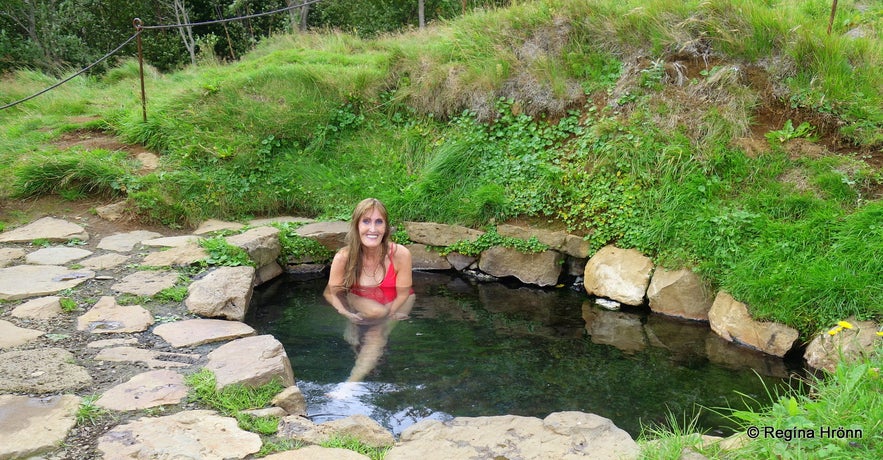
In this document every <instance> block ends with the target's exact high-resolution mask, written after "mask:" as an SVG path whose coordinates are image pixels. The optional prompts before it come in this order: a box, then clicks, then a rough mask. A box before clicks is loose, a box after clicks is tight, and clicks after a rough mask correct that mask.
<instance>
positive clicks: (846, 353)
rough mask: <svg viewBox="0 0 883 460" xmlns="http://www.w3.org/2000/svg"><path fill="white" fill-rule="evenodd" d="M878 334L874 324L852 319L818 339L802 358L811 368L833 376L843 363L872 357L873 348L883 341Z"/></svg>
mask: <svg viewBox="0 0 883 460" xmlns="http://www.w3.org/2000/svg"><path fill="white" fill-rule="evenodd" d="M879 330H880V327H879V326H877V325H876V324H874V322H873V321H858V320H856V319H855V318H849V319H847V320H846V321H842V322H841V323H840V324H838V325H837V326H836V327H834V328H832V329H830V330H828V331H825V332H822V333H820V334H818V335H816V336H815V338H813V339H812V341H811V342H810V343H809V345H808V346H807V347H806V353H805V354H804V355H803V357H804V359H805V360H806V364H808V365H809V366H810V367H813V368H815V369H824V370H826V371H828V372H834V371H835V370H836V369H837V364H838V363H839V362H840V361H843V360H845V361H847V362H849V361H855V360H857V359H860V358H862V357H866V356H869V355H870V354H871V353H873V351H874V345H876V343H877V341H878V340H880V337H878V336H877V331H879Z"/></svg>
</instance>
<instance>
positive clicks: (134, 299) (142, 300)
mask: <svg viewBox="0 0 883 460" xmlns="http://www.w3.org/2000/svg"><path fill="white" fill-rule="evenodd" d="M147 302H150V297H148V296H144V295H137V294H129V293H125V294H122V295H120V296H118V297H117V303H119V304H120V305H144V304H146V303H147Z"/></svg>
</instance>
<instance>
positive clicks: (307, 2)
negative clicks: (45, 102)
mask: <svg viewBox="0 0 883 460" xmlns="http://www.w3.org/2000/svg"><path fill="white" fill-rule="evenodd" d="M320 1H322V0H305V1H303V2H301V3H298V4H297V5H289V6H286V7H285V8H279V9H275V10H272V11H264V12H261V13H254V14H249V15H245V16H236V17H232V18H221V19H215V20H212V21H202V22H191V23H186V24H158V25H152V26H150V25H142V24H141V20H140V19H138V18H136V19H134V20H133V21H132V23H133V24H135V33H134V34H132V36H130V37H129V38H127V39H126V40H125V41H124V42H122V43H121V44H120V45H119V46H117V47H116V48H114V50H113V51H111V52H109V53H107V54H105V55H104V56H102V57H101V58H100V59H98V60H96V61H95V62H93V63H91V64H89V65H87V66H86V67H83V68H82V69H80V70H78V71H77V72H76V73H74V74H73V75H70V76H69V77H67V78H65V79H63V80H61V81H59V82H57V83H55V84H54V85H52V86H49V87H47V88H45V89H42V90H40V91H38V92H36V93H34V94H32V95H30V96H28V97H25V98H22V99H19V100H17V101H14V102H10V103H8V104H6V105H3V106H0V110H4V109H8V108H11V107H15V106H16V105H19V104H21V103H23V102H26V101H29V100H31V99H33V98H35V97H37V96H40V95H42V94H45V93H48V92H49V91H52V90H53V89H55V88H58V87H59V86H61V85H63V84H65V83H67V82H69V81H71V80H73V79H74V78H76V77H78V76H80V75H82V74H84V73H86V72H88V71H89V70H91V69H92V68H93V67H95V66H96V65H98V64H100V63H102V62H104V61H106V60H107V59H108V58H110V57H111V56H113V55H115V54H117V53H119V52H120V50H122V49H123V48H124V47H125V46H126V45H128V44H129V43H131V42H132V41H133V40H135V39H137V38H139V36H140V35H141V33H142V32H143V31H145V30H163V29H178V28H183V27H198V26H207V25H211V24H222V23H228V22H234V21H244V20H247V19H252V18H258V17H262V16H270V15H273V14H279V13H285V12H288V11H290V10H294V9H298V8H303V7H305V6H309V5H312V4H314V3H319V2H320ZM139 59H140V57H139ZM142 97H143V95H142Z"/></svg>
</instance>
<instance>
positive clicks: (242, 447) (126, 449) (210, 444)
mask: <svg viewBox="0 0 883 460" xmlns="http://www.w3.org/2000/svg"><path fill="white" fill-rule="evenodd" d="M261 444H262V443H261V437H260V436H259V435H258V434H256V433H250V432H248V431H245V430H243V429H241V428H239V426H238V423H237V422H236V419H234V418H232V417H222V416H220V415H218V414H217V413H216V412H214V411H208V410H194V411H182V412H178V413H176V414H173V415H168V416H165V417H141V418H139V419H138V420H135V421H134V422H129V423H126V424H124V425H119V426H117V427H116V428H113V429H112V430H110V431H109V432H107V433H106V434H104V435H103V436H101V437H100V438H99V439H98V450H99V451H101V452H102V453H103V454H104V457H103V458H104V460H123V459H126V460H130V459H133V458H168V459H172V458H180V459H184V458H193V459H197V458H199V459H227V458H229V459H233V458H245V457H246V456H248V455H250V454H253V453H255V452H257V451H259V450H260V449H261Z"/></svg>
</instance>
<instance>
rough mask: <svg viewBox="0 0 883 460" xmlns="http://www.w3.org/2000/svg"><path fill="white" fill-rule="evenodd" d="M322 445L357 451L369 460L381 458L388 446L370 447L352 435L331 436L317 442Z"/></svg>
mask: <svg viewBox="0 0 883 460" xmlns="http://www.w3.org/2000/svg"><path fill="white" fill-rule="evenodd" d="M319 445H320V446H322V447H328V448H337V449H346V450H351V451H353V452H358V453H360V454H362V455H364V456H366V457H368V458H370V459H371V460H383V458H384V457H385V456H386V453H387V452H388V451H389V449H390V448H389V447H371V446H369V445H367V444H365V443H364V442H362V441H360V440H358V439H356V438H354V437H352V436H333V437H332V438H331V439H328V440H327V441H325V442H322V443H320V444H319Z"/></svg>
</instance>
